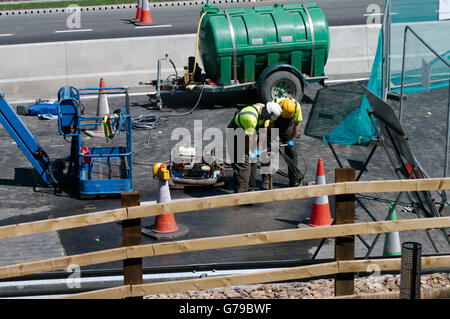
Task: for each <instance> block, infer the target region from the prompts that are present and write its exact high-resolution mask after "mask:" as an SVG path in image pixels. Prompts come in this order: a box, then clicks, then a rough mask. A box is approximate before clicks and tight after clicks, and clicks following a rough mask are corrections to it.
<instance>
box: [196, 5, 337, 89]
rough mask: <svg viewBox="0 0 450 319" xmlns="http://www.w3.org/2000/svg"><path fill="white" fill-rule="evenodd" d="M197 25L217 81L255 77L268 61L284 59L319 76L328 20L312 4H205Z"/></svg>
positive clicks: (209, 69) (207, 64)
mask: <svg viewBox="0 0 450 319" xmlns="http://www.w3.org/2000/svg"><path fill="white" fill-rule="evenodd" d="M205 12H206V14H205V15H204V17H203V20H202V22H201V25H200V32H199V40H198V51H199V54H200V57H201V59H202V62H203V67H204V70H205V73H206V75H207V77H208V78H210V79H211V80H213V81H215V82H216V83H217V84H221V85H227V84H231V82H232V80H234V79H235V77H237V80H238V81H239V82H252V81H256V80H257V79H258V77H259V75H260V74H261V72H262V71H263V70H264V69H265V68H266V67H268V66H270V65H272V64H277V63H287V64H290V65H292V66H294V67H296V68H297V69H299V70H300V72H301V73H303V74H307V75H308V76H310V77H317V76H323V75H324V67H325V63H326V61H327V58H328V48H329V33H328V23H327V20H326V18H325V15H324V14H323V12H322V10H321V9H320V7H319V6H318V5H317V4H315V3H312V2H310V3H305V4H284V5H280V4H275V5H274V6H273V7H272V6H257V7H254V8H251V9H243V8H229V9H226V10H223V9H219V8H217V7H214V6H211V5H209V4H207V5H205V6H204V7H203V9H202V14H203V13H205Z"/></svg>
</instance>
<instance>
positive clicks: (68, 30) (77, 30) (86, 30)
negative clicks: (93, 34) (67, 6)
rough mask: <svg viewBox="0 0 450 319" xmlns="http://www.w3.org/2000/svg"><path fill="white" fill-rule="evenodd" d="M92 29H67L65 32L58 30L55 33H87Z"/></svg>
mask: <svg viewBox="0 0 450 319" xmlns="http://www.w3.org/2000/svg"><path fill="white" fill-rule="evenodd" d="M89 31H92V29H67V30H58V31H55V33H63V32H89Z"/></svg>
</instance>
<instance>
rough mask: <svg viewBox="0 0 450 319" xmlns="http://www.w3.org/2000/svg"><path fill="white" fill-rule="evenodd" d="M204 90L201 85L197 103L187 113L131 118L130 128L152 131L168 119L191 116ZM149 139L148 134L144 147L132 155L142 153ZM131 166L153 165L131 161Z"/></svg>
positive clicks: (148, 143)
mask: <svg viewBox="0 0 450 319" xmlns="http://www.w3.org/2000/svg"><path fill="white" fill-rule="evenodd" d="M204 88H205V83H203V85H202V89H201V91H200V95H199V97H198V99H197V102H196V103H195V105H194V106H193V107H192V108H191V109H190V110H189V111H187V112H185V113H180V114H164V115H136V116H132V117H131V127H132V128H133V129H135V130H154V129H156V128H158V127H160V126H161V125H162V124H163V123H164V122H165V121H167V120H168V119H169V117H180V116H186V115H189V114H191V113H192V112H194V111H195V109H196V108H197V107H198V105H199V104H200V100H201V98H202V95H203V90H204ZM150 137H151V135H150V134H149V135H148V138H147V143H146V144H145V146H144V147H142V148H141V149H139V150H137V151H136V152H133V155H136V154H137V153H139V152H141V151H143V150H144V149H146V148H147V147H148V146H149V145H150ZM168 162H169V161H165V162H164V163H168ZM133 164H136V165H149V166H152V165H154V164H155V163H140V162H136V161H133Z"/></svg>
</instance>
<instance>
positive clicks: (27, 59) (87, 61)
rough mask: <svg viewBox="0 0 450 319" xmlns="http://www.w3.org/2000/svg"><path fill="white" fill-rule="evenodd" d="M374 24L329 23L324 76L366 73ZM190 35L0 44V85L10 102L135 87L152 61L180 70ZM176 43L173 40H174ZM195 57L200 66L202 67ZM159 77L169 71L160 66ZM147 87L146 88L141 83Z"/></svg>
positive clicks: (190, 51) (149, 76) (149, 72)
mask: <svg viewBox="0 0 450 319" xmlns="http://www.w3.org/2000/svg"><path fill="white" fill-rule="evenodd" d="M380 27H381V26H380V25H359V26H347V27H341V26H339V27H330V53H329V58H328V62H327V64H326V67H325V74H326V75H327V76H328V77H329V79H330V80H336V79H344V78H346V77H348V76H352V75H355V74H358V75H359V77H366V76H367V75H368V74H370V71H371V67H372V63H373V59H374V56H375V52H376V43H377V39H378V34H379V30H380ZM195 36H196V35H195V34H187V35H172V36H155V37H136V38H118V39H101V40H83V41H67V42H50V43H38V44H14V45H4V46H0V60H1V61H3V65H4V68H3V69H2V74H0V90H1V91H2V92H4V93H5V95H6V98H7V99H8V101H9V102H10V103H14V102H15V101H17V100H28V99H29V100H35V99H36V98H53V97H54V96H55V95H56V92H57V90H58V89H59V88H60V87H61V86H64V85H72V86H74V87H79V88H82V87H96V86H97V85H98V81H99V78H100V77H104V78H105V81H107V83H108V84H107V86H123V87H130V88H139V87H141V86H139V85H138V83H139V82H147V81H151V80H154V79H156V69H157V60H158V59H160V58H163V57H164V56H165V54H166V53H167V54H168V56H169V57H170V58H171V59H172V61H173V62H174V63H175V65H176V66H177V71H178V73H179V74H182V71H183V67H184V66H185V65H187V59H188V57H189V56H191V55H194V52H195ZM174 43H176V44H177V45H174ZM199 62H200V67H203V66H202V65H201V61H199ZM162 71H163V72H162V78H165V77H166V76H167V75H169V74H172V73H173V68H172V66H170V65H168V64H167V65H163V70H162ZM146 88H147V89H149V88H150V87H148V86H147V87H146Z"/></svg>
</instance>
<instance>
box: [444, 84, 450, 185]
mask: <svg viewBox="0 0 450 319" xmlns="http://www.w3.org/2000/svg"><path fill="white" fill-rule="evenodd" d="M449 143H450V78H449V85H448V98H447V136H446V138H445V160H444V161H445V162H444V177H447V173H448V152H449V151H450V145H449ZM442 193H443V194H445V190H444V191H443V192H442Z"/></svg>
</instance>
